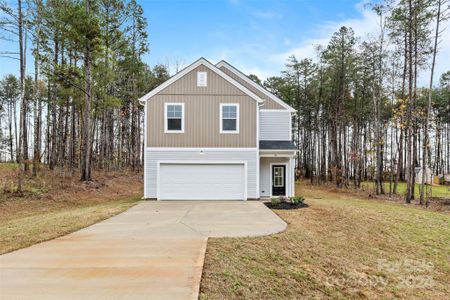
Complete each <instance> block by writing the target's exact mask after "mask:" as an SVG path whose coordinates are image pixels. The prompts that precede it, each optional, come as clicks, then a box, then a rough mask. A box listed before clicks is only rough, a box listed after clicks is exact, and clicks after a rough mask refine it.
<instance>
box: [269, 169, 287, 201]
mask: <svg viewBox="0 0 450 300" xmlns="http://www.w3.org/2000/svg"><path fill="white" fill-rule="evenodd" d="M285 195H286V166H284V165H273V166H272V196H285Z"/></svg>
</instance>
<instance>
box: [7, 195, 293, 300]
mask: <svg viewBox="0 0 450 300" xmlns="http://www.w3.org/2000/svg"><path fill="white" fill-rule="evenodd" d="M285 228H286V223H284V222H283V221H282V220H281V219H280V218H279V217H278V216H276V215H275V214H274V213H273V212H272V211H271V210H269V209H267V208H266V207H265V206H264V204H262V203H261V202H257V201H245V202H244V201H242V202H232V201H227V202H222V201H198V202H197V201H195V202H194V201H189V202H187V201H170V202H156V201H143V202H141V203H139V204H138V205H136V206H134V207H133V208H131V209H129V210H128V211H126V212H124V213H122V214H120V215H117V216H115V217H113V218H111V219H108V220H105V221H103V222H100V223H97V224H95V225H92V226H90V227H87V228H85V229H82V230H80V231H77V232H75V233H72V234H69V235H66V236H64V237H61V238H57V239H54V240H51V241H48V242H44V243H41V244H37V245H34V246H31V247H29V248H26V249H22V250H18V251H15V252H11V253H8V254H5V255H2V256H0V298H1V299H83V300H87V299H197V298H198V290H199V285H200V278H201V274H202V267H203V261H204V256H205V250H206V243H207V239H208V237H239V236H258V235H267V234H272V233H276V232H280V231H282V230H284V229H285Z"/></svg>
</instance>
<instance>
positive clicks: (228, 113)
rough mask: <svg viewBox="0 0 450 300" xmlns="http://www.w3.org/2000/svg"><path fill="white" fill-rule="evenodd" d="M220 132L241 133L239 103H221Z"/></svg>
mask: <svg viewBox="0 0 450 300" xmlns="http://www.w3.org/2000/svg"><path fill="white" fill-rule="evenodd" d="M220 133H239V104H237V103H221V104H220Z"/></svg>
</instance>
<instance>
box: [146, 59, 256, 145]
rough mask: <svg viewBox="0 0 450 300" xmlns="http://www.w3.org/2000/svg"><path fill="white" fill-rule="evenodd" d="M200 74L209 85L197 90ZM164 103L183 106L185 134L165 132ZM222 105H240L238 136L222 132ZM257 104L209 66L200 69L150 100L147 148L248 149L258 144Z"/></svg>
mask: <svg viewBox="0 0 450 300" xmlns="http://www.w3.org/2000/svg"><path fill="white" fill-rule="evenodd" d="M197 72H206V73H207V86H206V87H197ZM164 103H184V110H185V111H184V118H185V119H184V133H165V132H164V118H165V116H164ZM220 103H238V104H239V133H237V134H221V133H220ZM257 105H258V104H257V102H256V101H255V100H254V99H253V98H251V97H250V96H248V95H247V94H245V93H244V92H242V91H241V90H240V89H238V88H237V87H235V86H234V85H232V84H231V83H229V82H228V81H227V80H225V79H224V78H222V77H221V76H219V75H218V74H216V73H215V72H214V71H212V70H210V69H209V68H207V67H206V66H203V65H201V66H198V67H197V68H195V69H194V70H192V71H190V72H189V73H187V74H186V75H184V76H183V77H181V78H180V79H178V80H177V81H175V82H174V83H172V84H171V85H169V86H168V87H166V88H165V89H163V90H162V91H160V92H159V93H158V94H156V95H155V96H153V97H151V98H150V99H149V100H148V101H147V142H146V146H147V147H184V148H188V147H220V148H225V147H226V148H248V147H256V146H257V145H256V143H257V141H256V140H257V136H256V135H257V128H256V123H257V116H256V114H257V109H258V107H257Z"/></svg>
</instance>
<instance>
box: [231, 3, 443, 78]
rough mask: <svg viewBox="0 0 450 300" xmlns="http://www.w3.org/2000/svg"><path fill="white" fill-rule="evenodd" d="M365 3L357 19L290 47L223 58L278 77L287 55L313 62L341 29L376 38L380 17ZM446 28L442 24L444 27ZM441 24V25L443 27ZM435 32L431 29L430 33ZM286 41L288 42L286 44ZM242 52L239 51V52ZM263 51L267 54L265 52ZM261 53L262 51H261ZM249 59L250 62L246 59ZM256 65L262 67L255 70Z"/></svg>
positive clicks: (439, 66)
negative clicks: (317, 51) (317, 52)
mask: <svg viewBox="0 0 450 300" xmlns="http://www.w3.org/2000/svg"><path fill="white" fill-rule="evenodd" d="M365 3H366V1H363V2H361V3H359V4H357V6H356V8H357V10H358V11H359V13H360V16H359V17H355V18H350V19H346V20H345V19H344V20H341V21H329V22H326V23H323V24H318V26H317V28H316V29H315V30H314V31H313V35H312V37H309V38H306V39H304V40H302V41H298V42H297V43H296V42H295V41H293V40H292V39H287V38H285V39H284V41H285V43H284V45H285V46H286V47H289V48H288V49H287V50H285V51H282V52H278V53H277V52H272V53H270V52H268V51H270V50H268V49H267V50H266V49H260V48H257V49H251V48H246V49H245V50H244V51H239V50H238V51H236V50H228V51H226V55H225V56H226V57H223V59H233V60H231V61H232V62H233V63H236V66H237V67H239V68H241V70H242V71H243V72H245V73H246V74H256V75H258V77H260V78H262V79H265V78H267V77H269V76H274V75H278V74H279V73H280V71H281V70H283V69H284V64H285V62H286V59H287V58H288V57H289V56H290V55H292V54H293V55H295V56H297V57H298V58H313V59H315V58H316V56H317V54H316V51H315V47H316V46H317V45H322V46H324V47H325V46H326V45H327V44H328V42H329V40H330V38H331V36H332V35H333V33H334V32H336V31H337V30H338V29H339V28H340V27H342V26H346V27H351V28H352V29H353V30H354V32H355V35H356V36H357V37H360V38H362V39H365V38H367V37H368V36H370V35H372V36H373V35H376V34H378V33H379V30H380V29H379V18H378V16H377V15H376V14H375V13H374V12H373V11H372V10H371V9H370V7H367V6H366V5H365ZM444 25H445V24H444ZM444 25H443V26H444ZM433 31H434V30H433ZM286 41H288V42H286ZM241 50H242V49H241ZM265 50H266V51H265ZM261 51H263V52H261ZM248 57H252V58H253V59H252V61H249V60H248V59H247V58H248ZM449 58H450V28H446V30H445V31H444V33H443V34H442V36H441V38H440V45H439V52H438V56H437V58H436V67H435V81H434V82H435V83H436V84H437V83H438V80H439V77H440V75H441V74H442V73H443V72H446V71H448V70H450V59H449ZM255 64H256V65H259V66H261V67H259V68H255V67H254V66H255ZM429 72H430V70H429V68H428V69H427V70H423V71H421V73H420V76H419V84H420V85H427V84H428V80H429Z"/></svg>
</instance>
